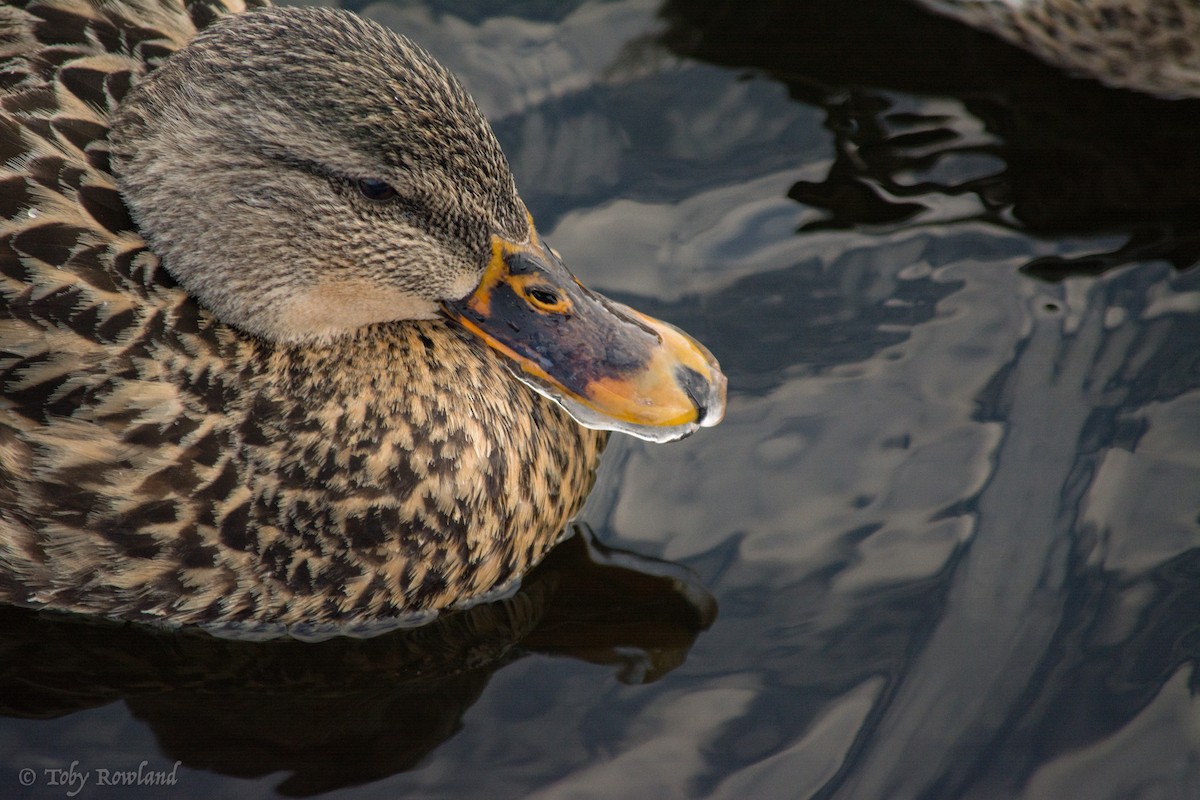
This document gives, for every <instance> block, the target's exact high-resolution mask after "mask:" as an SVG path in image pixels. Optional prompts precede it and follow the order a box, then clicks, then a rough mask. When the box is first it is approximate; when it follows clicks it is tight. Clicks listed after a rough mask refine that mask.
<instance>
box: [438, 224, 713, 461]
mask: <svg viewBox="0 0 1200 800" xmlns="http://www.w3.org/2000/svg"><path fill="white" fill-rule="evenodd" d="M443 310H444V313H445V314H446V315H447V316H448V317H450V318H451V319H452V320H454V321H456V322H458V323H459V324H460V325H462V326H463V328H465V329H466V330H467V331H469V332H471V333H473V334H475V335H476V336H478V337H479V338H480V339H482V340H483V341H484V342H486V343H487V344H488V345H489V346H490V347H492V348H493V349H494V350H496V351H497V352H498V353H500V354H501V355H502V356H504V358H505V359H506V361H507V363H508V365H509V367H510V368H511V369H512V370H513V372H514V374H516V375H517V376H518V377H520V378H521V379H522V380H524V381H525V382H526V383H527V384H529V385H530V386H532V387H533V388H534V389H536V390H537V391H539V392H541V393H542V394H545V395H547V396H548V397H550V398H552V399H554V400H556V401H557V402H559V403H560V404H561V405H562V406H564V407H565V408H566V409H567V410H568V411H569V412H570V413H571V415H572V416H574V417H575V419H576V420H578V421H579V422H580V423H581V424H583V425H586V426H588V427H591V428H601V429H605V430H619V431H624V432H626V433H630V434H632V435H634V436H638V437H640V438H643V439H649V440H652V441H670V440H672V439H679V438H682V437H684V436H687V435H688V434H690V433H692V432H694V431H695V430H696V429H697V428H698V427H701V426H711V425H716V424H717V423H718V422H720V421H721V418H722V417H723V416H724V414H725V376H724V375H723V374H722V373H721V369H720V366H719V365H718V364H717V361H716V359H714V358H713V356H712V354H711V353H709V352H708V350H706V349H705V348H704V347H703V346H702V345H701V344H700V343H699V342H697V341H696V340H695V339H693V338H692V337H690V336H688V335H687V334H686V333H684V332H682V331H680V330H679V329H678V328H675V327H673V326H671V325H668V324H667V323H665V322H662V321H660V320H657V319H654V318H652V317H648V316H646V315H644V314H640V313H638V312H637V311H634V310H633V309H631V308H629V307H627V306H623V305H621V304H620V303H615V302H613V301H612V300H609V299H608V298H606V297H604V296H602V295H599V294H596V293H595V292H592V291H589V290H588V289H586V288H585V287H584V286H583V285H582V284H580V283H579V281H577V280H576V279H575V277H574V276H573V275H571V273H570V272H569V271H568V270H567V268H566V267H565V266H564V265H563V263H562V261H561V260H559V258H558V256H557V255H555V253H554V252H553V251H552V250H551V249H550V248H549V247H546V246H545V245H544V244H543V243H542V242H540V241H538V239H537V238H536V236H534V237H532V240H531V242H530V243H527V244H514V243H512V242H509V241H506V240H504V239H500V238H498V237H493V238H492V258H491V262H490V263H489V265H488V268H487V271H486V273H485V274H484V276H483V280H482V281H481V282H480V284H479V287H478V288H477V289H476V290H475V291H474V292H473V293H471V294H470V295H467V296H466V297H464V298H463V299H462V300H459V301H456V302H453V303H446V304H444V306H443Z"/></svg>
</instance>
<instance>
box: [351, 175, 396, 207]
mask: <svg viewBox="0 0 1200 800" xmlns="http://www.w3.org/2000/svg"><path fill="white" fill-rule="evenodd" d="M358 191H359V192H360V193H361V194H362V196H363V197H365V198H367V199H368V200H373V201H375V202H376V203H384V202H387V201H388V200H391V199H392V198H393V197H395V196H396V189H395V188H394V187H393V186H392V185H391V184H390V183H388V182H387V181H381V180H379V179H378V178H363V179H361V180H360V181H359V182H358Z"/></svg>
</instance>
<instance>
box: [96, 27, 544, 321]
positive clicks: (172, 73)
mask: <svg viewBox="0 0 1200 800" xmlns="http://www.w3.org/2000/svg"><path fill="white" fill-rule="evenodd" d="M110 141H111V143H112V154H113V168H114V171H115V172H116V173H117V177H118V181H119V183H120V187H121V190H122V193H123V194H124V196H125V199H126V202H127V203H128V205H129V206H130V208H131V209H132V211H133V213H134V216H135V219H136V220H137V222H138V224H139V227H140V229H141V231H142V232H143V234H144V235H145V236H146V237H147V239H148V241H149V244H150V246H151V248H152V249H153V250H154V251H155V253H157V254H158V255H159V256H160V257H161V258H162V259H163V261H164V264H165V266H166V267H167V269H168V270H169V271H170V272H171V273H172V274H173V275H174V276H175V277H176V279H177V280H179V281H180V283H181V284H182V285H183V286H184V287H185V288H187V289H188V291H189V292H191V293H192V294H193V295H195V296H196V297H197V298H198V299H199V300H200V302H201V303H202V304H203V305H205V306H207V307H208V308H209V309H210V310H212V311H213V312H214V313H215V314H216V316H217V317H218V318H219V319H221V320H222V321H224V322H227V323H229V324H231V325H234V326H236V327H238V328H240V329H242V330H244V331H247V332H250V333H253V334H256V335H259V336H262V337H264V338H267V339H271V340H276V341H283V342H302V341H320V340H323V339H329V338H333V337H336V336H339V335H343V334H345V333H349V332H351V331H353V330H355V329H357V328H359V327H361V326H363V325H367V324H371V323H374V322H382V321H388V320H396V319H424V318H429V317H432V316H433V315H434V313H435V311H436V308H437V304H438V303H439V302H442V301H445V300H453V299H458V298H460V297H462V296H463V295H465V294H467V293H468V292H469V291H470V290H471V289H472V288H474V286H475V285H476V284H477V283H478V282H479V279H480V277H481V275H482V273H483V270H484V267H485V266H486V263H487V260H488V257H489V255H490V236H491V235H492V234H493V233H495V234H500V235H502V236H505V237H506V238H509V239H513V240H521V239H524V238H525V237H526V236H527V235H528V227H529V223H528V220H527V218H526V214H525V210H524V206H523V205H522V204H521V202H520V200H519V199H518V197H517V194H516V189H515V186H514V183H513V178H512V174H511V172H510V170H509V167H508V163H507V161H506V160H505V158H504V155H503V153H502V152H501V150H500V146H499V144H498V143H497V142H496V139H495V136H494V135H493V134H492V131H491V128H490V127H489V126H488V124H487V122H486V120H484V118H483V115H482V114H481V113H480V111H479V109H478V108H477V107H476V105H475V103H474V102H473V101H472V100H471V98H470V97H469V96H468V95H467V93H466V91H465V90H464V89H463V88H462V86H461V85H460V84H459V82H458V81H457V80H456V79H455V78H454V77H453V76H452V75H451V74H450V73H449V72H447V71H446V70H445V69H444V68H443V67H442V66H441V65H439V64H438V63H437V62H436V61H434V59H433V58H432V57H431V56H429V55H428V54H427V53H425V52H424V51H423V50H421V49H420V48H419V47H417V46H416V45H414V44H412V43H411V42H410V41H408V40H407V39H405V38H403V37H402V36H399V35H397V34H395V33H393V32H391V31H389V30H387V29H386V28H384V27H382V26H381V25H378V24H376V23H374V22H371V21H369V20H365V19H362V18H361V17H358V16H356V15H354V14H351V13H348V12H342V11H335V10H330V9H317V8H303V9H299V8H298V9H268V10H264V11H259V12H253V13H247V14H239V15H233V16H231V17H228V18H226V19H223V20H221V21H220V22H218V23H217V24H215V25H213V26H212V27H211V28H209V29H208V30H206V31H205V32H204V33H202V34H201V35H200V36H198V37H197V38H196V39H195V40H194V41H193V42H192V43H190V44H189V45H188V46H187V47H186V48H184V49H183V50H181V51H179V52H178V53H176V54H175V55H173V56H172V57H171V58H169V59H168V60H167V61H166V62H165V63H164V64H163V65H162V66H161V67H160V68H158V69H157V70H155V71H154V72H152V73H151V74H150V75H149V76H147V77H146V78H145V79H144V80H143V81H142V82H141V83H140V84H139V85H138V86H137V87H135V89H134V90H133V91H131V92H130V93H129V95H128V96H127V97H126V99H125V101H124V103H123V104H122V105H121V107H120V108H119V109H118V110H117V112H116V114H115V115H114V117H113V120H112V132H111V134H110ZM364 180H368V181H382V182H386V184H388V185H390V187H393V188H394V189H395V196H394V198H391V199H389V201H388V202H375V201H372V200H371V199H370V198H369V197H364V196H363V193H362V192H361V191H360V188H359V187H360V182H361V181H364ZM283 220H287V221H288V224H287V226H286V227H284V226H282V225H281V222H282V221H283Z"/></svg>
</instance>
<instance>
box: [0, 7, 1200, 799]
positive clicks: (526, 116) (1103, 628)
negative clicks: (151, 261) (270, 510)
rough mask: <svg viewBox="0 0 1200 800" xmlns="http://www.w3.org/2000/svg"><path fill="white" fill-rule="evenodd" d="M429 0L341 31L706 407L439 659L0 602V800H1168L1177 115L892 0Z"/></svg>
mask: <svg viewBox="0 0 1200 800" xmlns="http://www.w3.org/2000/svg"><path fill="white" fill-rule="evenodd" d="M451 5H452V4H449V3H445V4H443V5H440V6H428V5H422V4H414V3H398V4H394V5H384V4H374V5H366V6H362V5H359V6H356V8H358V10H361V11H363V12H365V13H367V14H368V15H370V16H373V17H375V18H376V19H379V20H381V21H383V22H385V23H388V24H391V25H393V26H395V27H397V28H398V29H400V30H402V31H404V32H406V33H408V34H409V35H411V36H412V37H413V38H414V39H416V40H418V41H420V42H421V43H422V44H424V45H425V46H426V47H428V48H429V49H430V50H431V51H432V52H434V54H435V55H437V56H438V57H439V58H440V59H442V60H444V61H445V62H446V63H447V64H448V65H449V66H451V67H452V68H453V69H455V70H456V71H457V72H458V73H459V74H460V75H461V76H462V78H463V79H464V81H465V83H466V84H467V85H468V87H469V88H470V89H471V90H472V91H473V92H474V93H475V94H476V96H477V98H478V99H479V100H480V102H481V104H482V106H483V107H484V109H485V111H486V112H487V113H488V114H489V116H490V117H491V118H492V119H493V121H494V123H495V126H496V129H497V133H498V135H499V136H500V138H501V140H502V142H503V144H504V146H505V148H506V151H507V152H508V153H509V155H510V158H511V161H512V163H513V167H514V170H515V172H516V173H517V178H518V185H519V186H520V187H521V189H522V194H523V197H524V198H525V200H526V202H527V204H528V206H529V207H530V209H531V210H532V211H533V213H534V216H535V218H536V219H537V221H538V225H539V229H540V230H541V231H542V233H543V234H544V235H545V236H546V238H547V239H548V240H549V241H552V242H554V244H555V247H556V248H557V249H558V250H559V252H561V253H562V254H563V257H564V259H565V260H566V263H567V264H568V266H570V267H571V269H572V270H573V271H574V272H575V273H576V274H577V275H579V276H580V278H581V279H582V280H583V281H584V282H585V283H587V284H588V285H589V286H592V287H593V288H596V289H598V290H600V291H603V292H605V293H606V294H608V295H609V296H612V297H614V298H616V299H618V300H620V301H621V302H626V303H628V304H630V305H632V306H634V307H636V308H638V309H639V310H642V311H645V312H647V313H650V314H653V315H655V316H657V317H661V318H663V319H666V320H668V321H670V322H671V323H673V324H677V325H679V326H680V327H681V328H683V329H684V330H687V331H688V332H689V333H691V334H693V335H695V336H696V338H698V339H699V340H700V341H702V342H704V343H705V344H706V345H707V346H709V347H710V348H711V349H712V351H713V353H714V354H715V355H716V356H717V358H718V359H719V360H720V361H721V364H722V367H723V368H724V369H725V371H726V372H727V374H728V376H729V405H728V411H727V414H726V418H725V421H724V422H723V423H722V424H721V425H720V426H718V427H716V428H711V429H704V430H701V431H700V432H698V433H697V434H696V435H695V436H693V437H691V438H689V439H687V440H685V441H682V442H678V443H674V444H670V445H653V444H648V443H645V442H641V441H636V440H634V439H631V438H628V437H621V436H618V437H614V441H613V444H612V446H611V448H610V452H609V453H608V455H607V457H606V462H605V465H604V467H603V472H602V475H601V478H600V481H599V484H598V486H597V489H596V492H595V493H594V494H593V496H592V498H591V500H590V501H589V503H588V506H587V508H586V509H585V512H584V514H583V518H582V519H583V522H584V523H585V524H586V526H587V527H588V528H589V529H590V530H591V531H593V532H594V533H593V534H592V535H591V536H588V535H587V534H586V532H584V533H581V534H580V535H579V536H577V537H576V538H575V539H572V540H570V541H569V542H567V543H566V545H565V546H564V547H563V548H561V549H560V551H558V552H556V554H555V557H554V560H553V562H552V563H550V564H549V565H548V566H547V569H545V570H542V571H541V572H539V574H538V576H536V577H535V578H532V579H531V580H530V581H528V582H527V584H526V587H525V588H524V590H523V591H522V593H520V594H518V595H516V596H515V597H511V598H508V599H507V600H504V601H502V603H501V604H500V605H498V606H493V607H482V608H481V609H473V610H472V611H471V612H468V614H469V615H468V616H465V617H462V618H458V621H457V622H455V623H454V624H453V625H450V626H449V627H448V628H447V629H445V630H441V631H438V632H435V633H421V629H418V631H416V632H412V631H402V632H397V633H396V634H390V635H388V636H383V637H378V638H375V639H369V640H363V641H350V642H346V641H332V642H323V643H317V644H301V643H291V644H288V643H275V644H267V645H262V644H255V643H247V642H213V641H210V640H203V639H196V638H193V637H162V636H159V637H156V636H151V635H147V634H138V633H136V632H128V631H120V632H118V631H115V630H112V631H110V630H105V629H91V628H81V627H80V626H73V625H70V624H67V623H63V624H60V625H53V626H51V625H47V624H46V623H45V622H42V621H39V620H31V619H29V618H28V617H26V616H24V615H20V614H6V615H5V621H4V623H3V625H0V629H2V630H4V631H5V632H6V633H5V634H4V635H3V637H2V638H0V652H3V653H4V656H5V657H4V659H2V660H0V664H2V666H0V670H2V677H0V685H3V686H4V687H5V689H4V693H3V694H0V697H3V698H5V699H4V700H3V705H4V708H5V711H6V714H7V716H6V717H4V718H3V719H0V761H2V763H3V764H4V769H3V770H2V771H0V782H3V783H0V791H3V793H4V794H5V796H14V794H15V796H21V793H22V792H24V793H25V795H27V796H30V797H59V796H64V795H65V794H66V787H49V786H46V785H45V783H46V781H47V777H46V773H45V772H44V770H45V769H47V768H53V769H63V770H66V769H67V768H68V767H69V766H70V765H71V763H72V762H73V761H78V762H79V765H78V767H77V770H79V771H83V770H91V774H92V779H93V785H90V786H88V787H86V788H85V789H84V790H83V791H81V792H80V793H79V794H78V796H80V797H89V796H118V794H119V793H120V790H118V789H113V788H104V787H97V786H95V785H94V782H95V776H96V770H98V769H101V768H107V769H110V770H116V769H126V770H128V769H136V767H137V765H138V764H139V763H140V762H141V761H143V760H145V761H147V762H148V767H147V768H148V769H151V770H168V769H171V768H172V766H173V764H174V763H175V762H176V761H180V762H181V765H180V767H179V769H178V774H177V783H176V785H174V786H172V787H171V789H170V793H169V795H162V796H170V797H215V796H221V797H246V798H255V797H271V796H275V795H277V794H287V795H313V794H322V796H327V797H335V798H393V797H398V796H399V797H421V798H525V797H530V798H556V799H557V798H565V797H588V798H592V797H595V798H617V797H620V798H672V797H713V798H731V799H733V798H738V799H740V798H748V797H753V798H789V799H790V798H801V797H820V798H856V799H857V798H865V799H866V800H872V799H873V798H888V799H889V800H890V799H891V798H926V799H928V798H1049V799H1051V800H1058V799H1061V798H1088V800H1097V799H1100V798H1112V799H1113V800H1118V799H1120V800H1124V798H1197V797H1200V766H1198V765H1200V724H1198V720H1200V705H1198V704H1197V702H1196V699H1195V694H1196V688H1195V687H1196V685H1197V676H1196V663H1197V657H1198V656H1200V622H1198V621H1197V620H1198V616H1197V614H1196V609H1197V607H1200V551H1198V550H1197V544H1198V543H1200V529H1198V522H1197V515H1198V512H1200V391H1198V390H1200V348H1198V347H1197V346H1196V343H1197V339H1198V335H1200V322H1198V317H1197V311H1198V310H1200V271H1195V270H1187V269H1186V268H1187V267H1190V266H1191V265H1192V264H1193V263H1194V262H1195V261H1196V259H1197V257H1200V238H1198V235H1197V233H1196V231H1198V230H1200V225H1197V222H1198V221H1200V179H1198V178H1200V149H1198V148H1197V147H1196V145H1195V143H1196V141H1197V140H1198V136H1197V134H1198V133H1200V105H1198V104H1197V103H1195V102H1166V101H1160V100H1153V99H1150V98H1144V97H1139V96H1137V95H1134V94H1132V93H1127V92H1120V91H1115V90H1110V89H1105V88H1102V87H1100V86H1098V85H1096V84H1093V83H1090V82H1088V81H1085V80H1079V79H1073V78H1069V77H1066V76H1063V75H1060V74H1058V73H1056V72H1054V71H1053V70H1051V69H1049V68H1047V67H1044V66H1042V65H1041V64H1040V63H1038V62H1037V61H1036V60H1034V59H1033V58H1031V57H1029V56H1027V55H1025V54H1023V53H1021V52H1020V51H1018V50H1016V49H1014V48H1011V47H1009V46H1007V45H1003V44H1001V43H999V42H996V41H994V40H991V39H989V38H987V37H986V36H983V35H981V34H976V33H973V32H971V31H969V30H966V29H964V28H962V27H960V26H958V25H956V24H954V23H952V22H949V21H944V20H939V19H936V18H934V17H930V16H928V15H927V14H925V13H923V12H920V11H918V10H916V9H914V8H911V7H910V6H909V5H907V4H906V3H905V2H902V0H862V2H859V3H854V4H847V3H840V2H833V0H823V1H821V2H818V0H803V2H797V1H796V0H786V1H785V0H778V2H773V3H768V2H756V3H744V4H736V11H735V10H734V8H735V4H732V3H722V2H716V0H708V1H707V2H704V1H702V0H688V2H682V1H681V2H668V3H666V4H665V5H662V4H661V3H659V2H655V1H654V0H611V1H609V2H576V3H568V4H563V3H541V2H533V1H532V0H528V1H527V2H511V3H507V4H505V3H500V2H492V3H482V2H481V3H477V4H474V6H475V7H474V8H473V9H472V10H471V11H469V12H465V11H462V10H459V11H456V12H455V13H453V14H451V13H448V12H447V11H446V9H447V8H449V7H450V6H451ZM453 5H457V4H453ZM470 614H474V616H470ZM23 768H30V769H34V770H35V775H36V778H37V785H35V786H34V787H32V788H31V789H28V790H26V789H22V788H21V786H20V784H19V770H20V769H23ZM135 791H137V790H135V789H127V790H126V795H127V796H137V795H135ZM140 791H141V792H142V793H144V794H145V796H160V795H159V794H158V793H155V792H154V791H153V790H151V789H149V788H145V787H143V788H142V789H141V790H140Z"/></svg>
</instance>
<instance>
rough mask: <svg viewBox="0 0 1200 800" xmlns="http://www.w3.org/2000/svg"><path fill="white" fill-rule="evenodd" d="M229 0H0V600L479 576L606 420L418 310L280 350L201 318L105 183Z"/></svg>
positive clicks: (501, 560) (523, 565) (268, 598)
mask: <svg viewBox="0 0 1200 800" xmlns="http://www.w3.org/2000/svg"><path fill="white" fill-rule="evenodd" d="M229 6H230V7H231V8H227V7H226V5H224V4H222V3H218V2H215V1H213V2H201V1H197V2H188V3H186V4H180V3H178V2H171V1H170V0H126V1H125V2H118V3H105V4H97V3H89V2H83V0H55V1H54V2H36V3H30V4H28V6H26V7H25V8H18V7H12V6H6V7H0V82H2V83H3V95H2V98H0V215H2V218H3V221H0V391H2V396H0V599H2V600H4V601H7V602H11V603H17V604H22V605H29V606H35V607H49V608H56V609H63V610H68V611H80V612H87V613H97V614H103V615H106V616H110V617H117V618H123V619H135V620H158V619H165V620H169V621H172V622H179V623H192V622H209V623H224V622H254V621H272V622H277V623H283V624H290V623H298V622H305V623H322V622H328V623H333V624H340V623H354V622H360V621H362V620H366V619H374V618H389V617H398V616H403V615H405V614H409V613H411V612H415V611H422V610H430V609H438V608H442V607H445V606H447V605H449V604H452V603H455V602H459V601H463V600H466V599H469V598H471V597H474V596H477V595H479V594H481V593H484V592H487V591H488V590H490V589H492V588H494V587H496V586H497V585H502V584H504V583H505V582H506V581H510V580H512V579H513V578H515V577H517V576H519V575H520V574H521V573H522V572H524V571H525V570H526V569H528V568H529V567H530V566H531V565H532V564H534V563H536V562H537V561H538V560H539V559H540V558H541V557H542V556H543V555H544V554H545V553H546V552H547V550H548V549H549V548H550V547H551V546H552V544H553V543H554V542H555V540H556V539H557V537H558V536H559V535H560V532H561V531H562V529H563V526H564V524H565V523H566V521H567V520H568V519H569V518H570V517H571V516H572V515H573V514H574V513H575V512H576V511H577V510H578V508H579V506H580V505H581V503H582V502H583V499H584V497H585V496H586V494H587V491H588V489H589V488H590V486H591V483H592V479H593V471H594V469H595V466H596V463H597V460H598V458H599V453H600V451H601V449H602V447H603V443H604V436H603V435H602V434H598V433H596V432H594V431H587V430H584V429H583V428H581V427H580V426H578V425H577V424H576V423H574V422H573V421H571V420H570V419H569V418H568V417H567V416H566V414H565V413H563V412H562V411H561V410H560V409H558V407H557V406H555V405H553V404H552V403H550V402H549V401H547V400H545V399H543V398H541V397H539V396H537V395H535V394H533V393H532V392H530V391H529V390H528V389H526V388H525V387H524V386H522V385H521V384H519V383H517V382H515V381H513V380H512V378H511V377H510V376H509V375H508V373H507V371H506V370H505V369H504V367H503V366H501V365H500V364H499V363H498V362H497V360H496V359H495V358H494V357H493V356H492V355H491V354H490V353H489V352H487V351H486V350H485V349H484V348H483V346H482V345H479V344H476V343H474V342H472V341H468V340H467V339H465V338H464V337H462V336H461V335H460V334H458V333H456V332H454V331H453V330H451V329H450V328H448V327H447V326H446V325H444V324H443V323H441V322H417V323H390V324H383V325H375V326H372V327H368V328H366V329H363V330H362V331H361V333H359V334H358V335H356V336H352V337H348V338H344V339H341V340H338V341H336V342H335V343H333V344H330V345H327V346H320V347H307V348H299V347H285V346H276V345H271V344H266V343H263V342H261V341H258V340H255V339H252V338H250V337H248V336H245V335H243V334H241V333H239V332H237V331H235V330H234V329H232V328H230V327H228V326H226V325H224V324H222V323H220V322H217V321H215V320H214V319H213V318H212V317H211V316H210V315H209V314H208V312H206V311H204V310H203V309H201V308H199V307H198V306H197V305H196V303H195V302H194V301H193V300H192V299H191V298H189V297H188V295H187V294H186V293H184V292H183V291H182V290H181V289H179V288H178V287H177V286H176V285H175V283H174V281H173V280H172V278H171V277H170V276H169V275H168V274H167V273H166V272H165V271H164V270H163V269H162V268H161V267H160V265H159V262H158V259H157V258H156V257H155V256H154V255H153V254H152V253H150V252H149V251H148V250H147V249H146V245H145V242H144V241H143V240H142V238H141V237H140V236H139V234H138V233H137V231H136V230H135V229H134V226H133V223H132V222H131V221H130V218H129V215H128V213H127V211H126V208H125V205H124V203H123V202H122V199H121V197H120V195H119V194H118V192H117V190H116V188H115V183H114V180H113V178H112V176H111V175H110V174H109V171H108V157H107V152H106V142H105V136H106V131H107V127H106V120H107V119H108V115H109V112H110V110H111V109H112V108H114V106H115V104H117V103H119V102H120V100H121V98H122V97H123V95H124V93H125V92H126V91H127V90H128V89H129V88H130V86H131V85H133V84H134V83H135V82H136V81H137V80H138V77H139V76H140V75H142V74H144V73H145V72H146V71H148V70H150V69H153V68H154V66H155V64H156V63H157V62H158V61H159V60H161V59H163V58H164V57H166V56H167V55H169V54H170V53H171V52H172V51H174V50H175V49H177V48H178V47H180V46H181V45H183V44H184V43H185V42H186V41H187V40H188V39H189V38H191V37H192V36H193V35H194V33H195V32H196V30H197V29H198V28H200V27H203V26H204V25H206V24H208V23H209V22H210V21H212V20H213V19H215V18H216V17H217V16H219V15H221V14H224V13H227V11H230V10H233V11H239V10H242V9H241V6H240V4H238V3H232V2H231V3H229Z"/></svg>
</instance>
